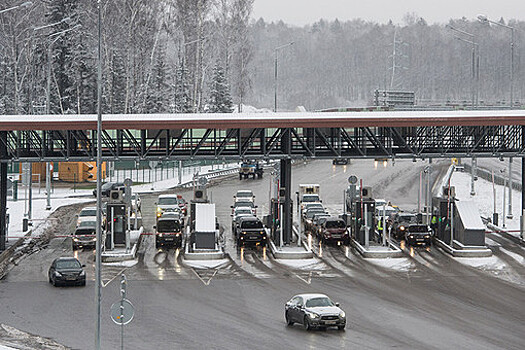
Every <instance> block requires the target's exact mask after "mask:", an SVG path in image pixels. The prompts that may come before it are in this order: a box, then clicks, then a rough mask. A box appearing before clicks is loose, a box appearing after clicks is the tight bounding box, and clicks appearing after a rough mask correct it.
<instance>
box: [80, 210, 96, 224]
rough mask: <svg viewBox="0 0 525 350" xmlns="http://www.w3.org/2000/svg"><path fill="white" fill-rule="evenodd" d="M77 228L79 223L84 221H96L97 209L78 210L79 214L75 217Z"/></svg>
mask: <svg viewBox="0 0 525 350" xmlns="http://www.w3.org/2000/svg"><path fill="white" fill-rule="evenodd" d="M77 217H78V219H77V227H78V225H80V222H81V221H83V220H85V219H93V220H96V219H97V207H85V208H82V210H80V212H79V213H78V215H77Z"/></svg>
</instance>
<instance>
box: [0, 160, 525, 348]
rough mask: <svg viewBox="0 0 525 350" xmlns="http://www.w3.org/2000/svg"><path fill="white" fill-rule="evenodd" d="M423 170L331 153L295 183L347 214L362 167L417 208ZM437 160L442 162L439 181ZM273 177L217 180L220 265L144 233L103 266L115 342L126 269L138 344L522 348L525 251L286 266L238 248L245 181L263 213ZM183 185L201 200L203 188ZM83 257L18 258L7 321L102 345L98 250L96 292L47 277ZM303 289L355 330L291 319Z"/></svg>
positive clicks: (66, 248)
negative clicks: (342, 161)
mask: <svg viewBox="0 0 525 350" xmlns="http://www.w3.org/2000/svg"><path fill="white" fill-rule="evenodd" d="M444 165H445V164H442V166H444ZM424 166H425V164H423V163H421V162H419V163H412V162H410V161H409V162H401V161H397V162H396V165H395V166H394V167H391V166H390V165H389V166H388V167H387V168H382V165H380V167H379V168H378V169H375V168H374V164H373V162H370V161H369V162H361V161H360V162H354V163H352V164H351V165H349V166H348V167H347V168H346V172H345V168H344V167H342V166H338V167H336V168H333V167H332V165H331V163H329V162H325V161H316V162H313V163H310V164H308V165H303V164H299V165H297V166H295V167H294V169H293V175H292V177H293V182H294V184H293V188H297V186H298V184H299V183H319V184H320V185H321V196H322V198H323V202H324V203H325V204H326V205H327V206H328V207H329V208H330V209H331V210H332V212H334V213H336V212H337V210H338V209H337V208H342V201H343V197H342V191H343V189H344V188H345V187H346V184H347V182H346V179H347V178H348V176H349V175H350V174H356V175H358V177H361V178H363V179H364V182H365V185H370V186H373V191H374V196H375V197H376V198H385V199H387V200H391V201H392V202H393V203H394V204H397V205H399V206H400V207H401V208H406V209H413V208H415V207H416V206H417V204H416V203H417V189H418V187H419V183H418V181H419V172H420V171H421V169H422V168H423V167H424ZM439 166H440V165H439V164H434V168H435V169H436V171H435V176H437V174H438V173H439V172H438V168H439ZM266 175H267V174H265V177H264V178H263V179H262V180H251V179H249V180H242V181H239V180H238V178H237V177H236V176H232V177H230V178H228V179H224V180H221V181H218V182H216V183H215V184H214V185H213V186H212V187H211V188H210V195H211V197H212V198H213V201H214V202H215V203H216V206H217V214H218V217H219V221H220V223H221V225H222V228H223V231H224V239H225V242H226V252H227V253H228V255H229V257H228V259H225V260H224V261H222V262H221V263H220V265H219V266H215V267H214V268H208V269H206V268H196V267H195V266H194V267H192V266H190V265H189V264H188V263H187V262H185V261H184V259H182V256H181V254H180V252H178V251H174V250H170V251H167V252H166V251H162V250H156V249H155V248H154V244H153V237H151V236H145V237H144V241H143V244H142V247H141V250H140V254H139V259H138V262H137V263H136V264H135V265H133V266H128V267H125V266H118V265H115V266H110V265H104V268H103V281H104V283H105V284H106V283H107V286H106V287H105V288H104V289H103V293H102V297H103V301H102V310H103V315H102V316H103V317H102V324H103V331H102V346H103V348H104V349H114V348H118V347H119V345H120V328H119V327H118V326H117V325H115V324H113V323H112V321H111V320H110V318H109V308H110V306H111V304H112V303H113V302H116V301H117V300H119V291H118V283H116V282H118V279H119V278H118V277H119V276H120V273H121V272H122V271H124V272H125V273H126V275H127V277H128V281H129V283H128V298H129V299H130V300H131V301H132V302H133V304H134V305H135V307H136V316H135V319H134V320H133V321H132V322H131V323H130V324H129V325H127V326H125V329H124V335H125V348H126V349H178V348H180V349H246V348H250V349H304V348H323V349H383V348H401V349H522V348H523V344H524V343H525V333H524V329H525V293H524V292H525V266H524V261H525V250H524V249H523V248H522V247H517V246H516V245H515V244H514V243H512V242H511V241H509V240H508V239H506V238H505V237H502V236H499V235H491V236H490V237H491V241H490V246H491V248H492V249H493V250H494V252H495V257H494V258H491V259H494V260H495V261H499V262H503V268H500V267H498V266H495V267H494V268H485V269H477V268H472V267H468V266H466V265H465V264H463V263H460V262H458V260H456V259H453V258H451V257H450V256H448V255H447V254H446V253H444V252H443V251H441V250H440V249H437V248H435V247H432V248H430V249H428V250H426V249H416V250H413V251H410V250H409V249H407V250H406V257H405V258H401V259H398V260H399V263H398V265H400V266H401V267H399V266H398V267H396V268H391V267H382V265H381V264H385V263H384V262H383V263H382V262H377V261H366V260H364V259H362V258H361V257H360V256H359V255H358V254H357V253H356V252H355V251H353V250H352V249H351V248H346V247H334V246H324V247H321V249H319V247H317V243H315V244H314V245H315V246H316V252H317V253H318V255H319V256H318V257H317V258H316V259H314V261H313V262H311V263H309V265H307V266H302V267H298V266H295V265H290V264H287V263H285V262H283V261H277V260H275V259H273V258H272V257H271V254H269V253H268V252H266V251H265V250H263V249H258V250H251V249H246V250H242V251H239V250H238V249H237V248H236V247H235V243H234V241H233V238H232V235H231V232H230V226H231V218H230V216H229V213H230V210H231V209H230V205H231V203H232V201H233V198H232V196H233V194H234V193H235V191H236V190H238V189H244V188H250V189H252V190H253V191H254V193H255V195H256V202H257V204H258V205H259V208H258V209H259V212H263V213H264V212H265V211H266V208H267V207H266V203H267V201H268V196H269V182H268V178H269V176H266ZM181 193H182V194H183V195H184V196H185V198H187V199H189V198H190V194H191V193H189V192H187V191H186V192H181ZM153 202H155V197H153V196H142V207H143V214H144V225H145V227H146V231H151V226H152V225H153V223H154V216H153V215H154V206H153ZM75 210H78V208H75ZM70 215H74V213H70ZM61 218H62V221H61V224H59V226H58V227H55V228H54V229H55V230H57V231H67V230H71V229H72V228H71V225H72V221H71V220H68V219H67V216H66V215H63V213H62V214H61ZM60 225H62V226H60ZM508 252H511V254H510V255H509V253H508ZM72 254H73V252H72V251H71V247H70V242H69V241H68V240H65V241H64V239H55V240H52V241H51V243H50V244H49V245H48V246H47V247H46V248H45V249H42V250H39V251H37V252H34V253H33V254H31V255H30V256H28V257H27V258H25V259H23V260H21V261H18V262H17V266H15V267H14V268H13V269H12V270H11V271H10V273H9V275H8V276H7V277H6V279H4V280H3V281H1V282H0V300H1V301H2V307H1V308H0V323H3V324H8V325H10V326H13V327H16V328H18V329H21V330H24V331H26V332H30V333H33V334H38V335H41V336H44V337H49V338H52V339H54V340H55V341H57V342H60V343H62V344H64V345H66V346H69V347H72V348H74V349H92V348H93V344H94V324H95V322H94V320H95V317H94V315H95V314H94V310H95V308H94V296H95V295H94V283H93V278H94V272H93V265H94V262H93V261H94V258H93V253H92V252H91V251H82V252H79V253H78V256H79V258H80V260H81V261H83V262H84V263H86V264H87V265H88V266H87V272H88V278H89V280H88V285H87V286H86V287H80V288H67V287H61V288H54V287H52V286H51V285H50V284H49V283H48V282H47V275H46V273H47V269H48V267H49V264H50V263H51V261H52V259H54V258H55V257H57V256H60V255H72ZM520 257H522V260H521V262H520V260H519V258H520ZM396 261H397V260H396ZM388 265H391V264H390V263H386V265H385V266H388ZM113 278H115V279H114V280H112V279H113ZM303 292H321V293H325V294H328V295H329V296H330V297H331V298H332V299H333V300H335V301H338V302H340V303H341V307H342V308H343V309H344V310H345V311H346V314H347V319H348V325H347V330H346V331H345V332H340V331H337V330H328V331H314V332H306V331H304V330H303V329H302V327H301V326H300V325H295V326H293V327H287V326H286V324H285V322H284V315H283V310H284V303H285V302H286V301H287V300H288V299H289V298H290V297H291V296H293V295H294V294H298V293H303ZM35 348H36V347H35Z"/></svg>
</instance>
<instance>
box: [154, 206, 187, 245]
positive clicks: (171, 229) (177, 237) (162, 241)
mask: <svg viewBox="0 0 525 350" xmlns="http://www.w3.org/2000/svg"><path fill="white" fill-rule="evenodd" d="M180 218H181V216H180V214H179V213H174V212H170V213H164V214H163V215H162V216H161V217H159V218H157V224H156V225H154V226H153V228H154V229H155V248H160V247H162V246H169V247H174V248H180V247H182V238H183V237H182V235H183V233H182V229H183V224H182V222H181V220H180Z"/></svg>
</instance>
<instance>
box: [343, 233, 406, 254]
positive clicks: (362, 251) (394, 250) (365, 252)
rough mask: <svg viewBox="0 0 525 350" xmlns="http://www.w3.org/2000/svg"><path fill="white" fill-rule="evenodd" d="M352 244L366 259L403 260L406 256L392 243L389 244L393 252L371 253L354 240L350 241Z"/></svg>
mask: <svg viewBox="0 0 525 350" xmlns="http://www.w3.org/2000/svg"><path fill="white" fill-rule="evenodd" d="M350 244H351V245H352V246H353V247H354V248H355V249H356V250H357V251H358V252H359V254H361V255H362V256H363V258H366V259H387V258H402V257H403V256H404V254H403V251H402V250H401V249H399V248H398V247H397V246H396V245H394V244H393V243H392V242H390V243H389V246H390V248H391V249H393V250H392V251H370V250H367V249H366V248H365V247H363V246H362V245H361V244H360V243H359V242H358V241H356V240H355V239H353V238H351V239H350Z"/></svg>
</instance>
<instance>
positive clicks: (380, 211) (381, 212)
mask: <svg viewBox="0 0 525 350" xmlns="http://www.w3.org/2000/svg"><path fill="white" fill-rule="evenodd" d="M397 212H399V208H395V207H393V206H391V205H382V206H380V207H376V216H378V217H384V216H386V217H387V218H389V217H391V216H392V215H394V214H395V213H397Z"/></svg>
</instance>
